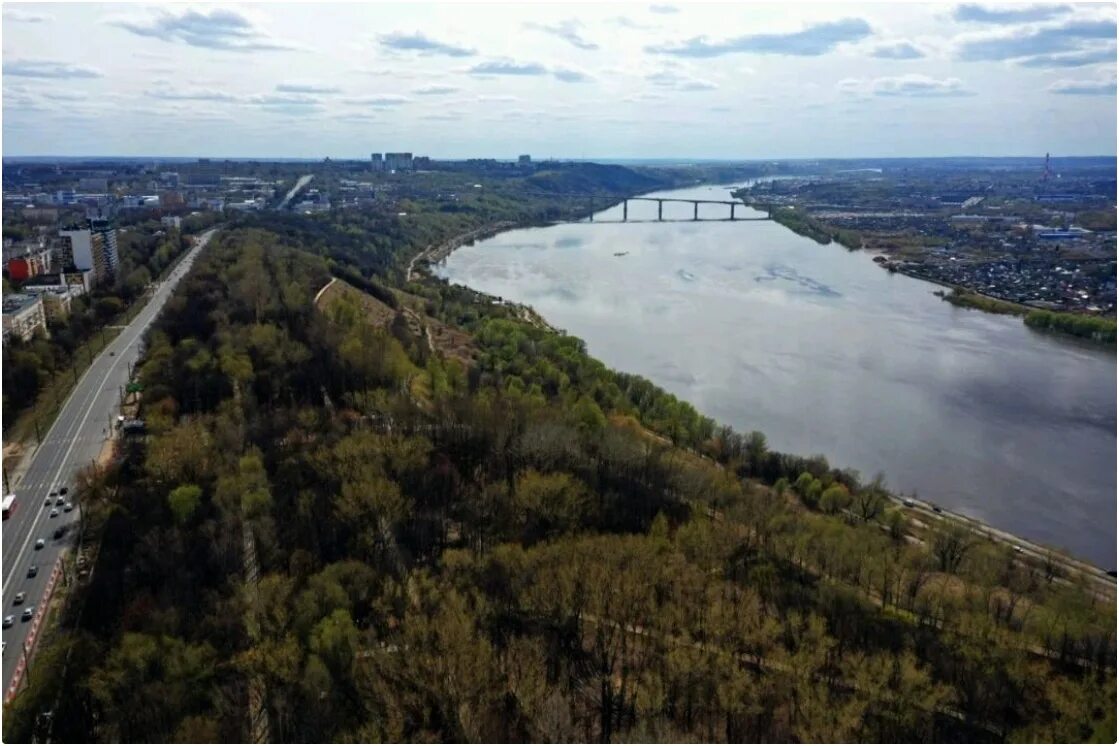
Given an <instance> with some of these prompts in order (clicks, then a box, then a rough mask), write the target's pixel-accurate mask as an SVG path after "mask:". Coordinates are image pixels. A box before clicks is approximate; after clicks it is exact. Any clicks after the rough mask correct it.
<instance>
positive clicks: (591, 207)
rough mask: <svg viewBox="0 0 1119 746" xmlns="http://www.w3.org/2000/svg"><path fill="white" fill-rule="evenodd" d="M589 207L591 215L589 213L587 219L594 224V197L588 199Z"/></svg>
mask: <svg viewBox="0 0 1119 746" xmlns="http://www.w3.org/2000/svg"><path fill="white" fill-rule="evenodd" d="M587 206H588V207H589V208H590V213H588V215H587V219H588V220H590V222H592V223H593V222H594V197H590V198H588V199H587Z"/></svg>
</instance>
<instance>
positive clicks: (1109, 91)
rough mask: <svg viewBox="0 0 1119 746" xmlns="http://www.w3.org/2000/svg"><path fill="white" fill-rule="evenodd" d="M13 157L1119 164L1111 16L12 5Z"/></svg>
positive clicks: (9, 102) (8, 107) (8, 92)
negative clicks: (1023, 159) (1107, 159)
mask: <svg viewBox="0 0 1119 746" xmlns="http://www.w3.org/2000/svg"><path fill="white" fill-rule="evenodd" d="M0 43H2V50H3V112H2V113H3V155H5V156H19V155H113V156H158V155H162V156H182V157H199V156H210V157H256V158H267V157H291V158H322V157H331V158H365V157H368V154H369V153H370V152H385V151H410V152H413V153H415V154H417V155H421V154H422V155H429V156H431V157H435V158H469V157H493V158H513V157H516V156H517V155H519V154H522V153H529V154H531V155H532V156H533V157H535V158H546V157H557V158H591V159H593V158H599V159H607V158H619V159H620V158H695V159H700V158H726V159H766V158H774V159H775V158H845V157H904V156H962V155H974V156H1006V155H1036V154H1042V153H1045V152H1051V153H1053V154H1054V155H1055V156H1056V155H1112V154H1114V153H1115V151H1116V148H1115V145H1116V97H1115V91H1116V11H1115V5H1113V4H1110V3H1108V4H1075V3H1073V4H1055V3H1045V4H1032V5H1004V4H998V5H979V4H973V3H962V4H947V5H933V4H904V5H903V4H890V5H887V4H869V5H861V4H840V3H817V4H807V3H805V4H801V3H796V2H781V3H757V4H754V3H741V2H740V3H734V4H705V3H678V4H667V3H665V4H649V3H616V4H611V3H572V2H567V3H562V4H561V3H554V4H553V3H542V2H541V3H518V4H496V3H486V4H480V3H465V2H462V3H458V2H456V3H439V4H427V3H408V4H404V3H400V4H373V3H361V4H347V3H342V4H330V3H319V4H313V5H312V4H301V3H292V4H288V3H275V4H274V3H259V4H258V3H242V4H221V5H187V4H165V5H158V4H156V5H152V4H132V3H127V4H109V3H105V4H101V3H82V4H54V3H9V2H5V3H4V5H3V36H2V42H0Z"/></svg>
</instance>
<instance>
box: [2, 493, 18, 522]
mask: <svg viewBox="0 0 1119 746" xmlns="http://www.w3.org/2000/svg"><path fill="white" fill-rule="evenodd" d="M15 509H16V496H15V495H5V496H4V520H5V521H6V520H8V519H9V518H11V517H12V512H13V511H15Z"/></svg>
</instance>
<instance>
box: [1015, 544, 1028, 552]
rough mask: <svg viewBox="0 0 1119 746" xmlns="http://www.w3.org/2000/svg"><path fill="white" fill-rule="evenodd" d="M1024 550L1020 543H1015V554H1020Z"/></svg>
mask: <svg viewBox="0 0 1119 746" xmlns="http://www.w3.org/2000/svg"><path fill="white" fill-rule="evenodd" d="M1024 551H1026V550H1025V549H1022V546H1021V545H1020V544H1015V545H1014V553H1015V554H1021V553H1022V552H1024Z"/></svg>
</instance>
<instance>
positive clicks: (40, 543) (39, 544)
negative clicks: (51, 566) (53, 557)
mask: <svg viewBox="0 0 1119 746" xmlns="http://www.w3.org/2000/svg"><path fill="white" fill-rule="evenodd" d="M46 545H47V542H46V541H44V540H43V539H36V540H35V548H36V549H42V548H43V547H45V546H46Z"/></svg>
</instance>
